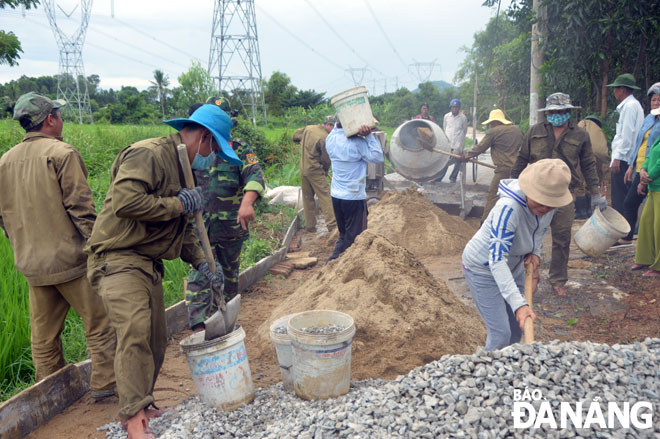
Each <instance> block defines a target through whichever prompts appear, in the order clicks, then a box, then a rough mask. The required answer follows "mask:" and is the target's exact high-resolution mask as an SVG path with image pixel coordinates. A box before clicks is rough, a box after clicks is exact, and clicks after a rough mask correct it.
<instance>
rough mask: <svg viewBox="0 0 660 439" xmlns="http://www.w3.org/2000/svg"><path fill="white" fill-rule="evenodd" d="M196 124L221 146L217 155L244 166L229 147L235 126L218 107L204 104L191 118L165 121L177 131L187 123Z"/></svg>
mask: <svg viewBox="0 0 660 439" xmlns="http://www.w3.org/2000/svg"><path fill="white" fill-rule="evenodd" d="M190 122H193V123H196V124H199V125H201V126H203V127H204V128H207V129H208V130H209V131H210V132H211V134H213V138H214V139H215V141H216V142H217V143H218V145H220V152H219V153H217V154H218V155H219V156H220V158H221V159H223V160H224V161H226V162H229V163H233V164H234V165H242V164H243V162H242V161H241V159H239V158H238V156H237V155H236V153H235V152H234V149H233V148H232V147H231V146H230V145H229V140H231V136H230V134H229V132H230V131H231V129H232V127H233V126H234V124H233V122H232V121H231V118H230V117H229V116H228V115H227V113H225V112H224V111H222V110H221V109H220V107H218V106H217V105H210V104H204V105H202V106H201V107H199V108H198V109H197V110H196V111H195V112H194V113H193V114H192V115H191V116H190V117H188V118H184V117H181V118H178V119H170V120H164V121H163V123H164V124H167V125H169V126H171V127H172V128H174V129H175V130H177V131H181V129H183V127H184V126H185V125H186V124H187V123H190Z"/></svg>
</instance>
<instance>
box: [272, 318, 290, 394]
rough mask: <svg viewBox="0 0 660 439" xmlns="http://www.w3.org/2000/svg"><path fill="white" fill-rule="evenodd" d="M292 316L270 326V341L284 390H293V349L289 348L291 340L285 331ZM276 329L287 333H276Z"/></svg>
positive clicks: (278, 320) (280, 319) (276, 321)
mask: <svg viewBox="0 0 660 439" xmlns="http://www.w3.org/2000/svg"><path fill="white" fill-rule="evenodd" d="M292 315H294V314H289V315H287V316H284V317H281V318H279V319H277V320H275V321H274V322H273V324H272V325H270V340H271V341H272V342H273V345H274V346H275V354H276V355H277V362H278V364H279V365H280V371H281V372H282V382H283V383H284V388H285V389H286V390H293V349H292V348H291V338H290V337H289V332H288V329H287V324H288V323H289V318H291V316H292ZM278 328H284V329H285V330H286V331H287V332H286V333H284V334H281V333H278V332H277V331H276V330H277V329H278Z"/></svg>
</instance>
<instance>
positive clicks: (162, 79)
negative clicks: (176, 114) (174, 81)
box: [149, 69, 170, 119]
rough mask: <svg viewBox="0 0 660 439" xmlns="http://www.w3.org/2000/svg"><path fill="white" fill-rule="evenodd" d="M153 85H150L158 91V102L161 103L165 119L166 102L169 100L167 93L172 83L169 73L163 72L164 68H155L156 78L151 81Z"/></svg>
mask: <svg viewBox="0 0 660 439" xmlns="http://www.w3.org/2000/svg"><path fill="white" fill-rule="evenodd" d="M149 82H151V83H152V84H153V85H152V86H151V87H149V88H150V89H153V90H156V91H157V92H158V102H159V103H160V111H161V113H162V115H163V119H165V103H166V101H167V94H168V93H169V92H170V91H169V90H168V89H167V86H168V85H170V80H169V79H168V77H167V75H166V74H165V73H163V71H162V70H158V69H157V70H154V80H153V81H149Z"/></svg>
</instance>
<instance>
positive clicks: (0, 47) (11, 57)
mask: <svg viewBox="0 0 660 439" xmlns="http://www.w3.org/2000/svg"><path fill="white" fill-rule="evenodd" d="M38 4H39V0H0V9H4V8H5V7H7V6H8V7H10V8H12V9H15V8H16V7H18V6H24V7H25V9H30V8H32V7H36V6H37V5H38ZM19 52H20V53H23V48H22V47H21V42H20V41H18V38H17V37H16V35H15V34H14V33H13V32H5V31H3V30H0V64H9V65H10V66H17V65H18V59H19V58H20V55H19Z"/></svg>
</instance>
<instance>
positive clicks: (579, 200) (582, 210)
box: [574, 197, 589, 220]
mask: <svg viewBox="0 0 660 439" xmlns="http://www.w3.org/2000/svg"><path fill="white" fill-rule="evenodd" d="M586 202H587V197H576V198H575V216H574V218H575V219H576V220H582V219H586V218H589V216H588V215H587V210H586Z"/></svg>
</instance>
